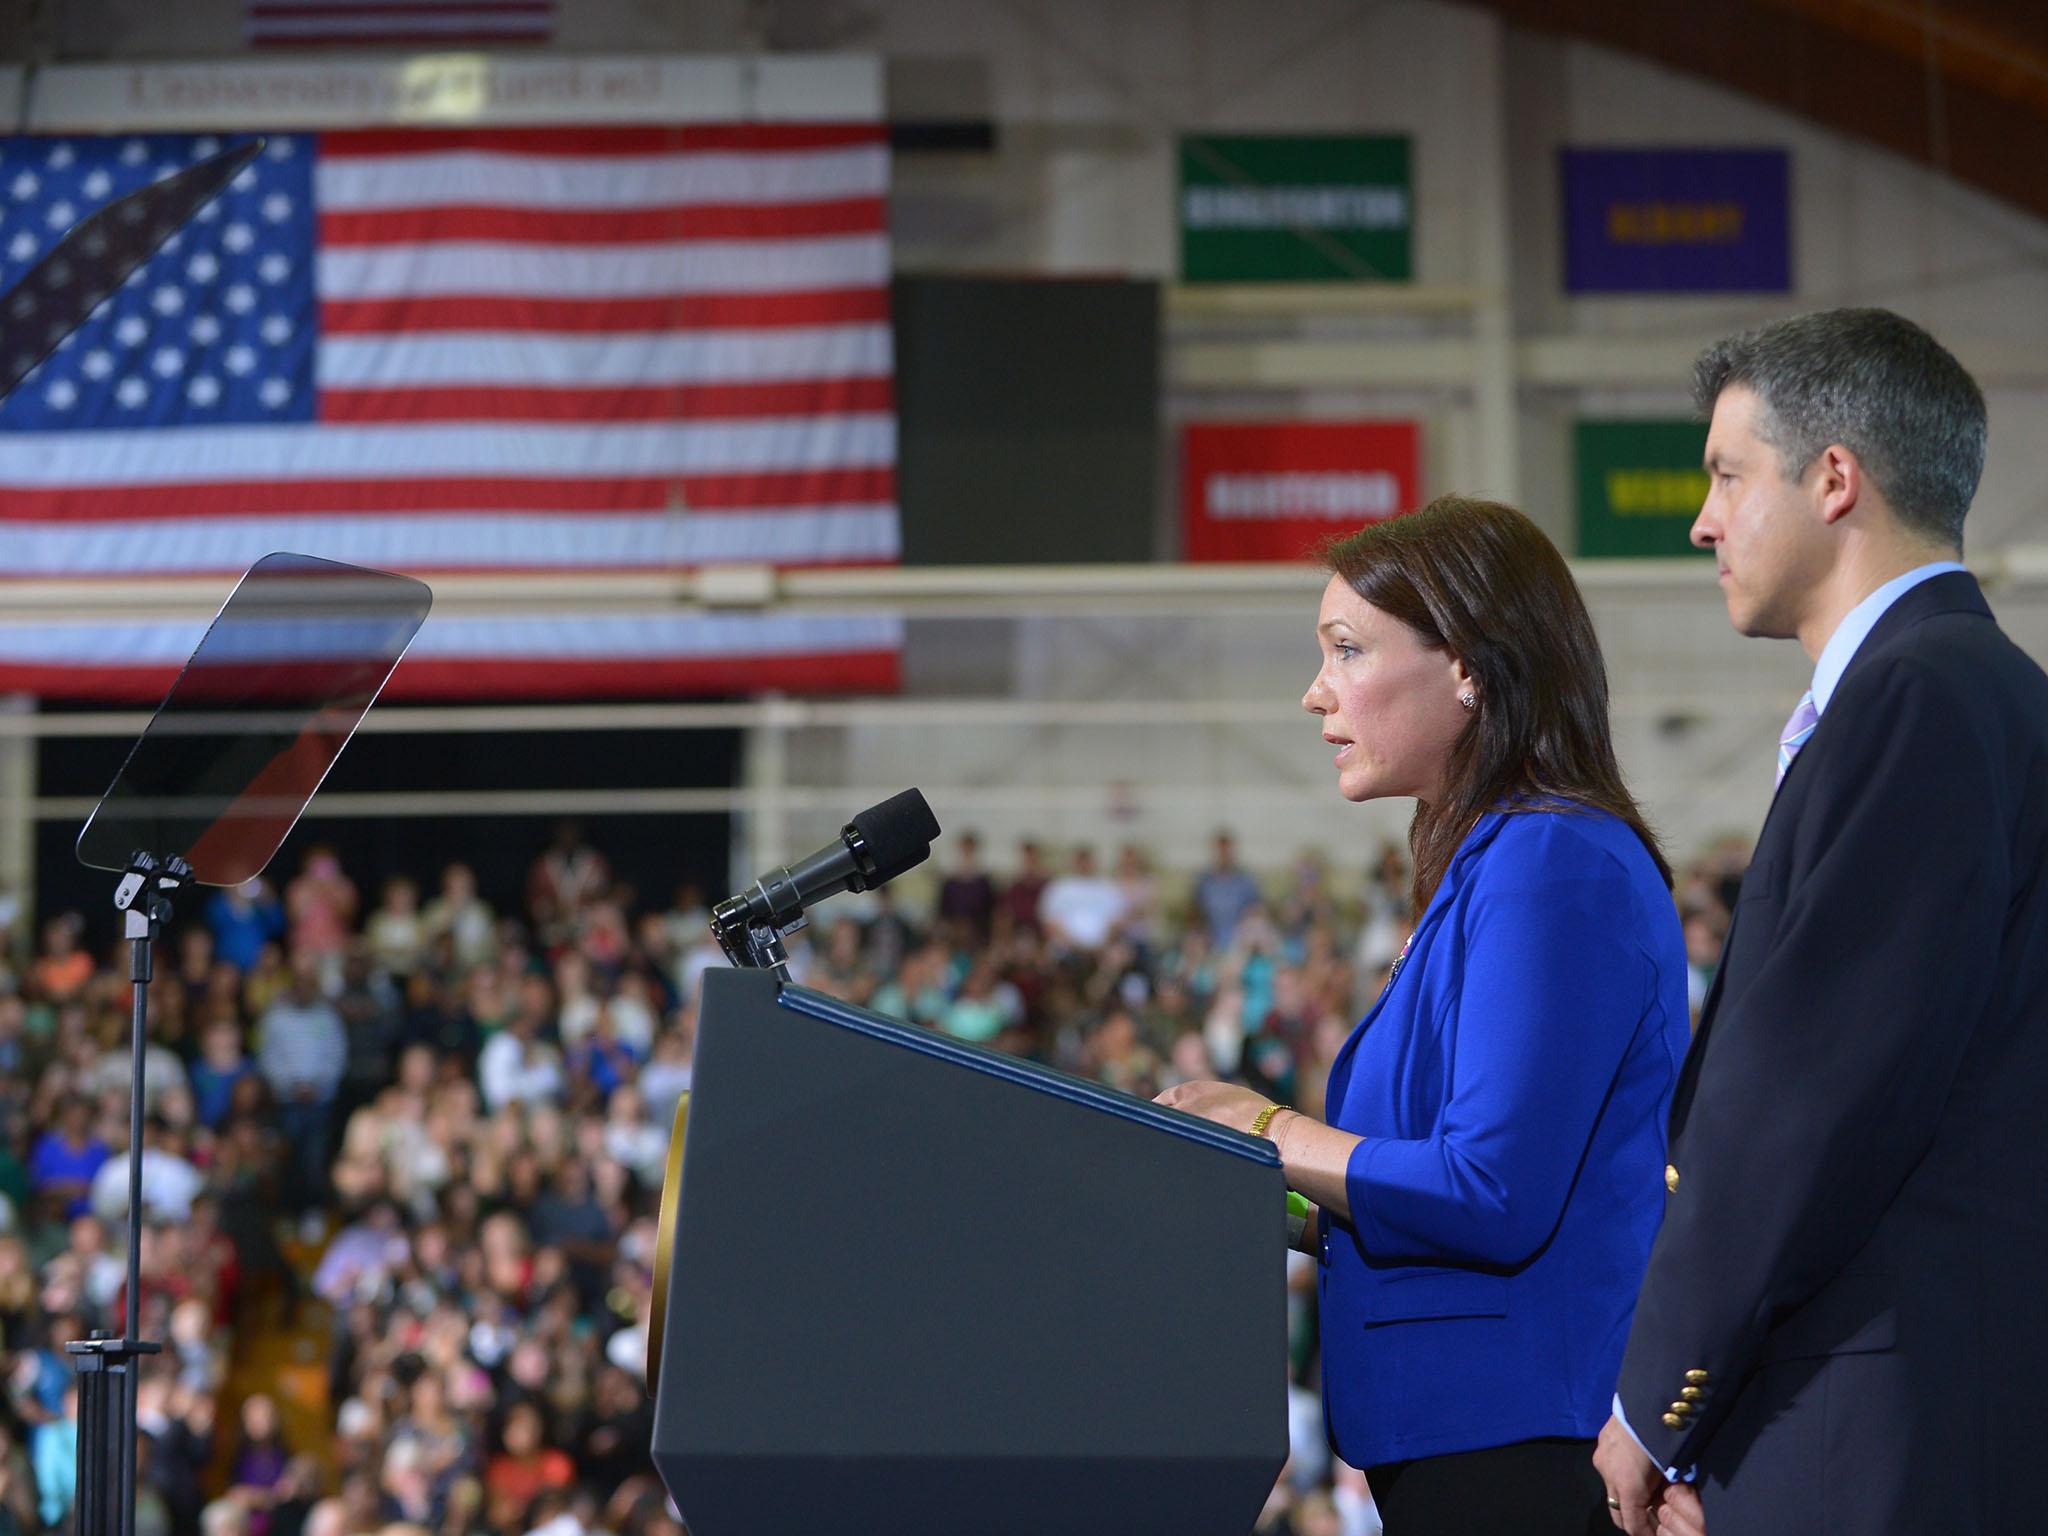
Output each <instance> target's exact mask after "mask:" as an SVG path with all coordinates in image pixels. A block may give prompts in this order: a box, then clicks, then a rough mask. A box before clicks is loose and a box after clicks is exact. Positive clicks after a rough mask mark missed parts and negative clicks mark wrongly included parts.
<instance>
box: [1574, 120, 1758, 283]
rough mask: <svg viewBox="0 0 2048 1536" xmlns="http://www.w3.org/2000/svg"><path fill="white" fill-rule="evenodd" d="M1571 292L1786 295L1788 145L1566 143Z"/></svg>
mask: <svg viewBox="0 0 2048 1536" xmlns="http://www.w3.org/2000/svg"><path fill="white" fill-rule="evenodd" d="M1562 153H1563V160H1564V163H1563V183H1564V286H1565V291H1566V292H1568V293H1785V292H1787V291H1789V290H1790V288H1791V287H1792V230H1791V214H1790V211H1789V207H1790V199H1789V194H1788V188H1789V185H1790V181H1791V175H1790V157H1789V156H1788V155H1787V154H1786V152H1785V151H1784V150H1782V149H1567V150H1564V151H1563V152H1562Z"/></svg>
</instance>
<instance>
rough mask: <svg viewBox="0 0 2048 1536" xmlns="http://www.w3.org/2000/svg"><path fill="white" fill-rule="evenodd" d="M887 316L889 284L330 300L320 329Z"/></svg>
mask: <svg viewBox="0 0 2048 1536" xmlns="http://www.w3.org/2000/svg"><path fill="white" fill-rule="evenodd" d="M888 318H889V290H888V289H886V288H820V289H814V290H810V291H795V290H792V291H790V292H787V293H677V294H654V295H650V296H647V297H642V298H632V299H535V298H528V297H526V296H524V295H518V294H511V295H504V294H433V295H422V296H418V297H410V296H402V297H396V298H388V299H328V300H325V301H324V302H322V304H321V305H320V329H321V331H322V332H324V333H325V334H327V335H330V336H346V335H363V334H370V333H375V332H379V331H660V330H679V331H702V330H716V329H728V328H746V329H755V328H759V327H763V326H776V325H838V324H841V323H846V322H853V321H860V320H887V319H888Z"/></svg>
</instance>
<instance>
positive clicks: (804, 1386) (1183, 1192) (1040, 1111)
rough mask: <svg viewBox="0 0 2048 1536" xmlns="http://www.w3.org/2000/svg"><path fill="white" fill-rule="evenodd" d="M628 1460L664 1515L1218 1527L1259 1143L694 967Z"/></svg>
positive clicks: (1264, 1403)
mask: <svg viewBox="0 0 2048 1536" xmlns="http://www.w3.org/2000/svg"><path fill="white" fill-rule="evenodd" d="M678 1123H679V1138H678V1140H679V1145H678V1146H676V1147H674V1148H672V1150H671V1154H670V1169H669V1178H668V1181H667V1184H666V1187H665V1188H664V1191H663V1209H662V1228H663V1232H662V1245H661V1260H662V1261H663V1262H662V1264H661V1266H660V1271H659V1272H658V1273H657V1275H656V1279H655V1312H654V1317H653V1318H652V1319H651V1320H650V1339H649V1373H650V1376H651V1377H652V1379H653V1380H652V1384H653V1386H654V1389H655V1411H654V1445H653V1454H654V1462H655V1466H656V1467H657V1469H658V1470H659V1471H660V1473H661V1476H662V1478H663V1480H664V1481H665V1482H666V1484H667V1485H668V1488H669V1491H670V1493H671V1494H672V1495H673V1497H674V1498H675V1500H676V1503H677V1506H678V1507H679V1508H680V1509H681V1511H682V1514H683V1518H684V1520H685V1521H686V1522H687V1523H688V1525H689V1528H690V1531H691V1533H692V1536H783V1533H788V1536H799V1533H801V1536H815V1533H817V1532H820V1531H858V1532H875V1533H879V1536H938V1533H941V1532H943V1533H946V1536H961V1533H977V1536H1027V1533H1028V1536H1045V1533H1047V1532H1055V1531H1056V1532H1059V1533H1060V1536H1094V1533H1102V1536H1110V1533H1116V1536H1134V1533H1143V1532H1158V1533H1160V1536H1244V1533H1245V1532H1247V1531H1249V1530H1250V1529H1251V1527H1252V1523H1253V1521H1254V1520H1255V1519H1256V1517H1257V1515H1258V1513H1259V1510H1260V1508H1261V1506H1262V1505H1263V1503H1264V1501H1265V1499H1266V1496H1267V1494H1268V1493H1269V1492H1270V1491H1271V1489H1272V1486H1273V1483H1274V1480H1275V1479H1276V1478H1277V1477H1278V1475H1279V1472H1280V1468H1281V1464H1282V1463H1283V1462H1284V1461H1285V1459H1286V1456H1287V1414H1286V1381H1287V1347H1286V1346H1287V1339H1286V1297H1285V1280H1286V1263H1285V1254H1286V1240H1285V1226H1286V1196H1285V1186H1284V1184H1283V1182H1282V1179H1281V1172H1280V1163H1279V1159H1278V1157H1277V1156H1276V1155H1275V1153H1274V1151H1273V1148H1272V1145H1271V1143H1269V1142H1267V1141H1266V1140H1264V1139H1263V1138H1259V1137H1253V1136H1248V1135H1243V1134H1240V1133H1238V1132H1235V1131H1229V1130H1225V1129H1223V1128H1221V1127H1219V1126H1215V1125H1212V1124H1210V1123H1209V1122H1207V1121H1204V1120H1200V1119H1197V1118H1195V1117H1193V1116H1190V1115H1185V1114H1182V1113H1179V1112H1177V1111H1174V1110H1169V1109H1164V1108H1161V1107H1160V1106H1158V1105H1155V1104H1151V1103H1148V1102H1145V1101H1142V1100H1138V1099H1134V1098H1132V1097H1130V1096H1129V1095H1127V1094H1121V1093H1117V1092H1114V1091H1112V1090H1110V1089H1107V1088H1104V1087H1102V1086H1101V1085H1099V1084H1096V1083H1091V1082H1086V1081H1083V1080H1081V1079H1078V1078H1074V1077H1070V1076H1067V1075H1066V1074H1064V1073H1059V1072H1055V1071H1052V1070H1050V1069H1047V1068H1044V1067H1040V1066H1036V1065H1034V1064H1032V1063H1029V1062H1024V1061H1020V1060H1018V1059H1016V1058H1014V1057H1010V1056H1005V1055H1002V1054H1000V1053H998V1052H994V1051H988V1050H983V1049H980V1048H977V1047H974V1046H970V1045H966V1044H963V1043H961V1042H959V1041H955V1040H953V1039H951V1038H949V1037H947V1036H944V1035H940V1034H937V1033H935V1032H933V1031H930V1030H925V1029H918V1028H914V1027H912V1026H909V1025H905V1024H900V1023H897V1022H895V1021H892V1020H889V1019H884V1018H882V1017H880V1016H878V1015H876V1014H872V1013H868V1012H866V1011H864V1010H862V1009H859V1008H855V1007H852V1006H850V1005H848V1004H846V1003H843V1002H840V1001H838V1000H836V999H833V998H829V997H826V996H824V995H823V994H821V993H817V992H812V991H808V990H806V989H804V988H802V987H796V986H790V985H785V984H781V983H778V982H777V980H776V979H775V977H774V976H773V974H772V973H770V972H767V971H760V970H731V971H713V972H710V973H708V974H707V975H706V976H705V979H704V993H703V1002H702V1008H701V1011H700V1014H699V1026H698V1043H697V1054H696V1067H695V1073H694V1077H693V1082H692V1088H691V1093H690V1095H689V1097H688V1098H687V1099H686V1100H685V1104H684V1107H683V1108H682V1110H681V1111H679V1114H678Z"/></svg>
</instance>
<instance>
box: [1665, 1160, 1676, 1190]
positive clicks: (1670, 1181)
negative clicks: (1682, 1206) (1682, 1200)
mask: <svg viewBox="0 0 2048 1536" xmlns="http://www.w3.org/2000/svg"><path fill="white" fill-rule="evenodd" d="M1664 1188H1665V1189H1666V1190H1667V1191H1669V1192H1670V1193H1671V1194H1674V1195H1675V1194H1677V1193H1678V1170H1677V1169H1676V1168H1674V1167H1672V1166H1671V1164H1669V1163H1666V1164H1665V1165H1664Z"/></svg>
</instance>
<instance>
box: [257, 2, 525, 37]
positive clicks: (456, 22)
mask: <svg viewBox="0 0 2048 1536" xmlns="http://www.w3.org/2000/svg"><path fill="white" fill-rule="evenodd" d="M245 14H246V17H247V26H246V28H245V31H246V33H247V36H248V39H249V41H250V42H251V43H253V44H254V45H256V46H257V47H259V48H265V47H275V48H317V47H322V46H325V45H329V44H338V45H340V46H343V47H349V48H361V47H368V46H373V45H375V44H379V43H396V44H405V45H410V46H420V45H424V44H429V43H438V44H443V45H461V46H473V45H476V44H480V43H490V44H493V45H495V44H499V43H545V42H547V41H549V40H550V39H551V38H553V36H554V35H555V4H554V0H248V3H247V5H246V7H245Z"/></svg>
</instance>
